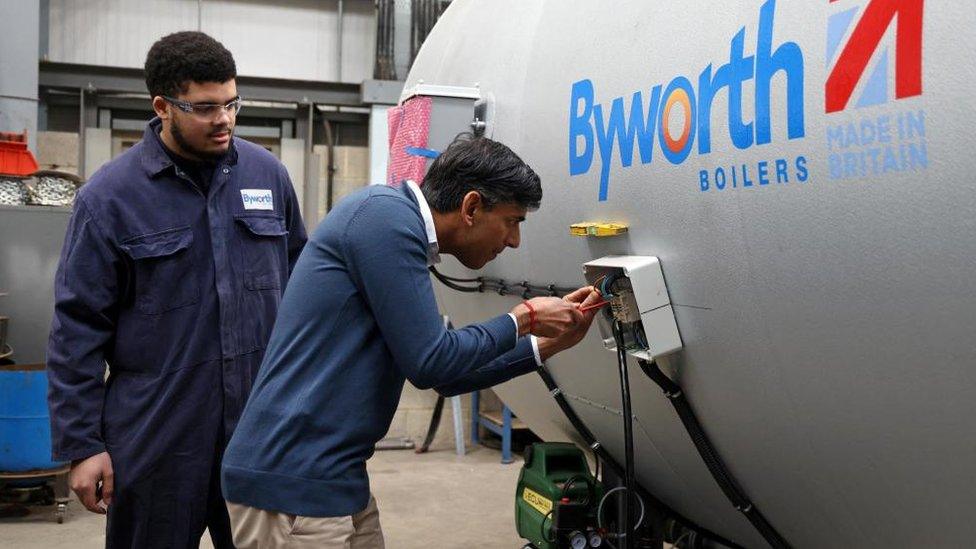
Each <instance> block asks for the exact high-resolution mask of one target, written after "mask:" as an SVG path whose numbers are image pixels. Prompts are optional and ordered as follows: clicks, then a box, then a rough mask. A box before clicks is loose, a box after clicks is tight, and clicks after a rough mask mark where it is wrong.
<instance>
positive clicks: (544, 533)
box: [539, 508, 556, 543]
mask: <svg viewBox="0 0 976 549" xmlns="http://www.w3.org/2000/svg"><path fill="white" fill-rule="evenodd" d="M554 510H555V508H553V509H550V510H549V512H548V513H546V516H544V517H542V522H541V523H539V530H541V532H540V533H541V534H542V539H544V540H546V542H547V543H553V542H555V541H556V536H555V535H553V536H552V539H549V532H552V522H551V521H550V523H549V530H548V531H547V530H546V519H547V518H549V517H551V516H552V512H553V511H554Z"/></svg>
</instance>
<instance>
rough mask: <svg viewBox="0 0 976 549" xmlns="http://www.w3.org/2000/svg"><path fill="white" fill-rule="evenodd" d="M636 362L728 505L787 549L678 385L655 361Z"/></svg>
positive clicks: (779, 548)
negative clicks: (671, 410)
mask: <svg viewBox="0 0 976 549" xmlns="http://www.w3.org/2000/svg"><path fill="white" fill-rule="evenodd" d="M637 363H638V364H639V365H640V367H641V370H643V371H644V373H645V374H647V377H649V378H651V380H652V381H654V383H656V384H657V385H658V387H660V388H661V390H662V391H664V396H666V397H667V398H668V400H669V401H671V405H672V406H673V407H674V410H675V412H677V414H678V417H679V418H680V419H681V423H682V424H683V425H684V426H685V430H686V431H688V436H690V437H691V441H692V442H693V443H694V445H695V448H697V449H698V454H699V455H701V458H702V460H703V461H704V462H705V466H706V467H708V471H709V472H710V473H711V474H712V478H714V479H715V482H716V483H718V485H719V488H721V489H722V492H723V493H724V494H725V497H726V498H728V500H729V501H730V502H732V505H733V506H735V508H736V509H737V510H738V511H739V512H741V513H742V514H743V515H745V517H746V519H748V520H749V522H751V523H752V525H753V527H755V528H756V530H757V531H758V532H759V534H760V535H762V537H763V538H764V539H765V540H766V543H768V544H769V545H770V546H772V547H774V548H775V549H789V548H790V547H791V546H790V544H789V543H788V542H787V541H786V539H784V538H783V536H781V535H780V534H779V532H777V531H776V529H775V528H773V525H772V524H770V523H769V521H768V520H766V517H765V516H763V514H762V513H761V512H760V511H759V509H758V508H757V507H756V506H755V505H754V504H753V503H752V501H750V500H749V497H748V496H746V494H745V492H744V491H743V490H742V488H741V487H740V486H739V484H738V483H737V482H736V481H735V478H733V477H732V473H730V472H729V469H728V467H726V465H725V463H724V462H723V461H722V458H721V457H720V456H719V455H718V452H717V451H716V450H715V447H714V446H712V443H711V441H709V439H708V436H707V435H706V434H705V430H704V429H702V426H701V423H699V422H698V417H697V416H695V412H694V410H692V409H691V405H690V404H689V403H688V399H687V398H685V395H684V393H683V392H682V391H681V386H679V385H678V384H677V383H675V382H674V381H673V380H672V379H671V378H669V377H668V376H667V375H665V373H664V372H662V371H661V368H660V367H658V365H657V363H655V362H648V361H646V360H642V359H638V360H637Z"/></svg>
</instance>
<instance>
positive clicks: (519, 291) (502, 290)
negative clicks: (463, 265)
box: [428, 266, 576, 299]
mask: <svg viewBox="0 0 976 549" xmlns="http://www.w3.org/2000/svg"><path fill="white" fill-rule="evenodd" d="M428 270H430V272H431V274H433V275H434V277H435V278H437V280H439V281H440V282H441V283H442V284H444V285H445V286H447V287H448V288H451V289H452V290H457V291H459V292H467V293H475V292H495V293H497V294H498V295H519V296H521V297H522V299H531V298H533V297H563V296H565V295H566V294H569V293H572V292H574V291H576V288H568V287H565V286H557V285H555V284H533V283H531V282H529V281H525V280H524V281H521V282H511V283H510V282H506V281H505V280H504V279H501V278H491V277H485V276H479V277H478V278H458V277H453V276H448V275H445V274H443V273H441V272H440V271H438V270H437V269H436V268H435V267H433V266H430V267H428ZM472 282H477V283H478V285H477V286H465V285H463V284H468V283H472Z"/></svg>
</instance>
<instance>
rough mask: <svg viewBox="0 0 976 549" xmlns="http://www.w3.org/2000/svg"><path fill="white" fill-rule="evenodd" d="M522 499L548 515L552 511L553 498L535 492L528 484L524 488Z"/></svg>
mask: <svg viewBox="0 0 976 549" xmlns="http://www.w3.org/2000/svg"><path fill="white" fill-rule="evenodd" d="M522 499H524V500H525V502H526V503H528V504H529V505H531V506H532V508H533V509H535V510H536V511H538V512H540V513H542V514H543V515H548V514H549V511H552V500H550V499H547V498H545V497H543V496H542V495H541V494H538V493H536V492H533V491H532V490H531V489H530V488H529V487H528V486H526V487H525V489H524V490H522Z"/></svg>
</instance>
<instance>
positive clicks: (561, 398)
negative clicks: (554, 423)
mask: <svg viewBox="0 0 976 549" xmlns="http://www.w3.org/2000/svg"><path fill="white" fill-rule="evenodd" d="M536 371H537V372H538V374H539V377H541V378H542V382H543V383H544V384H545V385H546V388H547V389H549V393H550V394H551V395H552V397H553V399H555V401H556V405H557V406H559V409H560V410H562V412H563V414H564V415H565V416H566V419H568V420H569V423H570V424H571V425H572V426H573V428H574V429H576V432H577V433H579V435H580V437H582V438H583V441H584V442H586V444H587V445H588V446H589V447H590V449H591V450H593V453H594V454H596V455H597V456H598V457H599V459H600V460H601V461H602V462H603V463H605V464H606V466H607V467H608V468H609V469H611V470H612V471H613V473H614V474H615V475H617V476H618V477H620V478H623V476H624V468H623V467H621V466H620V464H619V463H617V461H616V460H614V459H613V456H611V455H610V452H608V451H607V449H606V448H604V447H603V445H602V444H600V442H599V441H597V440H596V437H594V436H593V432H592V431H590V429H589V427H587V426H586V424H585V423H583V421H582V420H581V419H580V418H579V416H578V415H577V414H576V410H573V407H572V406H570V404H569V401H568V400H567V399H566V395H564V394H563V392H562V389H560V388H559V385H557V384H556V380H555V379H554V378H553V377H552V374H551V373H549V370H548V369H547V368H546V367H545V366H544V365H543V366H542V367H540V368H539V369H538V370H536ZM636 488H637V493H638V494H640V496H641V497H642V498H643V499H644V501H646V502H650V503H651V504H652V505H654V506H655V507H657V508H659V509H663V510H665V511H666V512H667V513H668V514H670V515H671V516H672V517H674V519H675V520H676V521H677V522H679V523H681V524H684V525H686V526H687V527H688V528H692V529H694V530H697V531H699V532H701V533H702V534H703V535H704V536H706V537H708V538H710V539H712V540H714V541H716V542H718V543H721V544H723V545H726V546H728V547H731V548H733V549H744V548H743V547H742V546H741V545H738V544H736V543H735V542H733V541H731V540H728V539H725V538H724V537H722V536H720V535H718V534H716V533H714V532H712V531H710V530H708V529H706V528H703V527H701V526H698V525H697V524H695V523H694V522H692V521H691V520H689V519H688V518H686V517H685V516H684V515H682V514H680V513H678V512H677V511H675V510H674V509H672V508H671V507H670V506H668V505H667V504H666V503H664V502H663V501H661V500H659V499H658V498H656V497H655V496H654V495H653V494H651V493H650V492H648V491H647V490H645V489H644V488H642V487H641V485H640V484H638V485H637V486H636Z"/></svg>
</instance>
